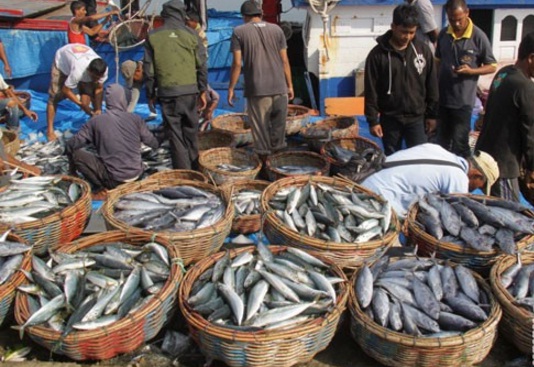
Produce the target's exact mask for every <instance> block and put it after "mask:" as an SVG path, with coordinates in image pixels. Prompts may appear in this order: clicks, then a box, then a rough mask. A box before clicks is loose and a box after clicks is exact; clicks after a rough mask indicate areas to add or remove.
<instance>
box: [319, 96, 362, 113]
mask: <svg viewBox="0 0 534 367" xmlns="http://www.w3.org/2000/svg"><path fill="white" fill-rule="evenodd" d="M324 105H325V113H326V114H327V115H339V116H362V115H363V114H364V97H331V98H325V100H324Z"/></svg>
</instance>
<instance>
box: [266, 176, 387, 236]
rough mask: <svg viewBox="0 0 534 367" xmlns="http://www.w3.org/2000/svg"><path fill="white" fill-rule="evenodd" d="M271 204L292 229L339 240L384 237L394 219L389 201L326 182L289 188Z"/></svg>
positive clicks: (305, 233) (309, 183) (278, 194)
mask: <svg viewBox="0 0 534 367" xmlns="http://www.w3.org/2000/svg"><path fill="white" fill-rule="evenodd" d="M269 206H270V207H271V208H272V209H275V210H276V212H275V213H276V216H277V217H278V218H279V219H280V220H281V221H282V222H283V223H284V224H285V225H286V226H287V227H288V228H289V229H291V230H293V231H295V232H297V233H301V234H303V235H307V236H310V237H316V238H320V239H323V240H325V241H332V242H338V243H342V242H343V243H362V242H368V241H370V240H372V239H375V238H382V236H384V234H386V233H387V232H388V231H389V230H390V225H391V222H392V210H391V205H390V204H389V203H388V202H385V203H380V202H379V201H378V200H376V198H374V197H373V196H370V195H368V194H364V193H357V192H354V191H346V190H340V189H338V188H335V187H333V186H331V185H327V184H324V183H311V182H308V183H306V184H305V185H304V186H300V187H299V186H289V187H285V188H283V189H281V190H279V191H278V192H277V193H276V194H275V195H274V196H273V197H272V198H271V200H270V201H269Z"/></svg>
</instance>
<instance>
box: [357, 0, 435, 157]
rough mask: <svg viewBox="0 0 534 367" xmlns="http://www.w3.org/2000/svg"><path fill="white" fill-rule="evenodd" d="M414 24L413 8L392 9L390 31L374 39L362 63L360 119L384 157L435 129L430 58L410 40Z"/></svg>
mask: <svg viewBox="0 0 534 367" xmlns="http://www.w3.org/2000/svg"><path fill="white" fill-rule="evenodd" d="M417 24H418V22H417V9H415V8H414V7H413V6H409V5H407V4H402V5H399V6H397V7H396V8H395V10H394V11H393V23H391V29H390V30H389V31H387V32H386V33H385V34H384V35H382V36H380V37H378V38H377V40H376V41H377V42H378V45H376V46H375V47H374V48H373V49H372V50H371V52H370V53H369V55H368V56H367V60H366V61H365V117H366V118H367V122H369V126H370V132H371V134H372V135H374V136H376V137H379V138H382V143H383V145H384V153H385V154H386V155H390V154H392V153H394V152H396V151H398V150H400V149H401V148H402V142H403V140H405V142H406V146H407V147H408V148H410V147H413V146H416V145H419V144H423V143H426V142H427V134H428V135H431V134H433V133H434V130H435V127H436V120H435V119H436V116H437V103H438V86H437V78H436V68H435V67H434V57H433V55H432V51H431V50H430V48H429V47H428V46H427V45H425V44H424V43H423V42H421V41H420V40H418V39H417V38H414V37H415V32H416V30H417ZM408 91H409V92H408ZM379 114H380V119H379V117H378V115H379Z"/></svg>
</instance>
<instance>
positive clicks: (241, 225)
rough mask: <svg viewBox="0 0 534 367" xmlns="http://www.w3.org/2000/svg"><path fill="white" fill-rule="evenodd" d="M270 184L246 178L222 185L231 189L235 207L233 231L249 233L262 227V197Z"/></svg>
mask: <svg viewBox="0 0 534 367" xmlns="http://www.w3.org/2000/svg"><path fill="white" fill-rule="evenodd" d="M269 185H270V182H268V181H262V180H244V181H237V182H230V183H227V184H225V185H223V186H221V189H224V190H230V195H231V196H232V203H233V205H234V208H235V216H234V221H233V222H232V232H236V233H241V234H249V233H255V232H258V231H259V230H260V229H261V203H260V199H261V194H262V193H263V190H265V188H266V187H267V186H269Z"/></svg>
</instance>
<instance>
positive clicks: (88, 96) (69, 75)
mask: <svg viewBox="0 0 534 367" xmlns="http://www.w3.org/2000/svg"><path fill="white" fill-rule="evenodd" d="M107 78H108V66H107V64H106V62H105V61H104V60H102V59H101V58H100V56H98V55H97V53H96V52H95V51H93V49H92V48H90V47H89V46H87V45H82V44H79V43H69V44H67V45H65V46H63V47H61V48H60V49H59V50H57V51H56V56H55V58H54V63H53V64H52V71H51V72H50V87H49V88H48V103H47V105H46V122H47V125H48V127H47V132H46V135H47V137H48V140H55V139H56V135H55V133H54V119H55V117H56V109H57V105H58V103H59V102H60V101H62V100H63V99H65V98H68V99H70V100H71V101H72V102H74V103H75V104H76V105H78V106H79V107H80V108H81V109H82V110H83V111H84V112H85V113H87V114H88V115H89V116H93V115H100V114H101V113H102V98H103V95H104V93H103V91H104V82H105V81H106V79H107ZM75 90H77V91H78V93H79V95H80V98H79V99H78V96H77V95H76V93H75ZM91 103H92V105H93V108H91Z"/></svg>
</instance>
